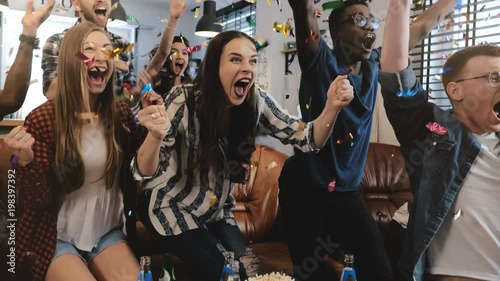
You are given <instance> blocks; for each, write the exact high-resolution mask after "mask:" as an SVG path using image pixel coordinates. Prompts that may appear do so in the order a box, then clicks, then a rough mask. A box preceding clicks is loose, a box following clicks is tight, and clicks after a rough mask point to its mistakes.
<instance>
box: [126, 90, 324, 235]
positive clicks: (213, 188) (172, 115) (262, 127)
mask: <svg viewBox="0 0 500 281" xmlns="http://www.w3.org/2000/svg"><path fill="white" fill-rule="evenodd" d="M189 93H190V94H194V95H197V94H198V92H197V93H194V91H193V85H192V84H188V85H183V86H178V87H174V88H173V89H172V91H171V92H170V94H169V95H168V96H167V97H166V100H165V107H166V108H167V115H168V117H169V119H170V120H171V127H170V130H169V131H168V133H167V136H166V137H165V138H164V139H163V141H162V144H161V149H160V163H159V166H158V169H157V170H156V172H155V173H154V175H153V176H150V177H145V176H142V175H140V174H139V171H138V169H137V162H136V161H137V159H136V158H134V159H133V160H132V163H131V165H130V167H131V170H132V172H133V174H134V177H135V179H136V180H139V181H143V188H145V189H152V193H151V201H150V202H149V216H150V219H151V222H152V224H153V226H154V227H155V229H156V231H158V233H160V234H161V235H164V236H165V235H178V234H181V233H183V232H185V231H188V230H193V229H196V228H201V227H205V224H206V223H211V222H215V221H220V220H223V221H225V222H226V223H228V224H231V225H236V221H235V219H234V214H233V208H234V207H235V199H234V198H233V196H232V195H231V194H230V192H231V187H232V183H231V182H230V181H229V176H228V175H226V174H225V173H224V171H220V172H219V171H215V170H210V172H209V175H208V181H209V184H210V186H209V188H204V189H202V188H200V174H199V171H197V170H195V171H193V172H194V180H193V181H192V182H191V181H188V172H187V171H188V170H192V169H193V168H192V167H193V166H194V161H195V155H197V152H198V151H197V150H198V149H199V148H198V147H199V122H198V120H197V117H196V114H195V113H194V112H189V110H188V107H187V105H186V96H187V95H188V94H189ZM255 95H257V104H258V111H257V112H258V113H257V114H258V118H257V120H258V124H256V127H257V130H258V133H260V134H268V135H271V136H273V137H275V138H277V139H279V140H280V141H281V142H282V143H283V144H291V145H293V146H294V147H296V148H298V149H300V150H302V151H304V152H308V151H317V150H318V149H317V147H316V146H315V145H314V141H313V123H312V122H309V123H304V122H303V121H302V120H301V119H299V118H296V117H293V116H290V115H289V114H288V112H287V111H286V110H284V109H283V108H281V106H280V105H278V104H277V103H276V101H275V100H274V99H273V98H272V97H271V96H269V95H267V93H265V92H264V91H263V90H261V89H259V88H257V87H256V91H255ZM204 190H206V191H204Z"/></svg>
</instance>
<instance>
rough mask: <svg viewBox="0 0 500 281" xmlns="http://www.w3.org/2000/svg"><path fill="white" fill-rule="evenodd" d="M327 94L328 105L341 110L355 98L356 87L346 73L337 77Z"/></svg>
mask: <svg viewBox="0 0 500 281" xmlns="http://www.w3.org/2000/svg"><path fill="white" fill-rule="evenodd" d="M327 96H328V101H327V103H326V106H327V107H328V108H329V109H332V110H336V111H340V110H341V109H342V108H343V107H344V106H346V105H348V104H349V103H350V102H351V100H352V99H353V98H354V89H353V87H352V85H351V83H350V82H349V79H347V76H346V75H342V76H340V75H339V76H337V78H335V80H334V81H333V82H332V83H331V84H330V88H328V94H327Z"/></svg>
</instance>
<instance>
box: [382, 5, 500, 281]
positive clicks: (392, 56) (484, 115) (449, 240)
mask: <svg viewBox="0 0 500 281" xmlns="http://www.w3.org/2000/svg"><path fill="white" fill-rule="evenodd" d="M396 1H400V0H391V3H390V5H395V3H394V2H396ZM405 1H408V2H410V0H405ZM405 1H404V2H405ZM409 6H410V4H409V3H406V8H404V9H402V11H403V12H401V13H399V14H393V15H389V16H388V18H387V21H388V22H387V24H389V21H390V24H392V25H394V26H399V27H401V28H399V30H393V32H392V33H387V32H386V34H385V35H384V50H383V52H382V57H381V70H382V71H383V72H381V74H380V77H379V81H380V84H381V86H382V94H383V96H384V101H385V103H384V105H385V108H386V112H387V116H388V117H389V119H390V121H391V124H392V126H393V129H394V131H395V132H396V136H397V137H398V140H399V142H400V144H401V150H402V152H403V155H404V156H405V159H406V166H407V170H408V171H409V176H410V183H411V185H412V191H413V193H414V200H413V206H412V211H411V212H410V219H409V222H408V228H407V236H406V241H405V245H404V247H403V252H402V255H401V261H400V268H401V270H402V273H403V274H404V275H405V277H406V278H407V279H412V278H413V280H416V281H422V280H431V281H452V280H453V281H454V280H456V281H476V280H499V276H500V250H499V249H500V220H499V219H498V214H499V213H500V204H499V202H500V192H499V191H500V176H499V174H498V171H500V141H499V140H500V73H499V72H500V47H498V46H495V45H479V46H472V47H468V48H465V49H463V50H460V51H458V52H456V53H454V54H453V55H452V56H450V57H449V59H448V60H447V61H446V63H445V65H444V67H443V72H444V73H443V77H442V81H443V87H444V89H445V90H446V94H447V95H448V98H449V100H450V102H451V105H452V106H453V109H452V110H442V109H440V108H438V107H437V106H436V105H435V104H433V103H429V102H428V95H427V91H426V90H424V89H423V88H422V86H421V85H420V83H419V81H418V80H417V79H416V77H415V74H414V72H413V70H412V65H411V61H410V63H409V60H408V53H407V52H405V50H406V49H407V48H408V43H407V41H405V40H403V39H402V38H404V37H405V36H408V29H407V28H404V26H405V22H407V21H408V18H407V17H408V16H409ZM401 93H413V94H410V95H401ZM410 171H411V173H410Z"/></svg>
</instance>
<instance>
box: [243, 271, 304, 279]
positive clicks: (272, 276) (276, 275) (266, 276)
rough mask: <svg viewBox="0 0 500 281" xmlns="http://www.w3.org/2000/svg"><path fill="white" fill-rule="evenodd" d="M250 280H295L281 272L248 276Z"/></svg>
mask: <svg viewBox="0 0 500 281" xmlns="http://www.w3.org/2000/svg"><path fill="white" fill-rule="evenodd" d="M248 281H295V279H293V278H292V277H290V276H288V275H286V274H284V273H279V272H273V273H267V274H264V275H258V274H257V276H255V277H250V278H248Z"/></svg>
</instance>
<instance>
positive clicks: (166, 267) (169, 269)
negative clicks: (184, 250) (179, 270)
mask: <svg viewBox="0 0 500 281" xmlns="http://www.w3.org/2000/svg"><path fill="white" fill-rule="evenodd" d="M161 268H162V270H163V276H162V277H160V280H159V281H175V274H174V255H172V254H171V253H165V261H164V262H163V266H162V267H161Z"/></svg>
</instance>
